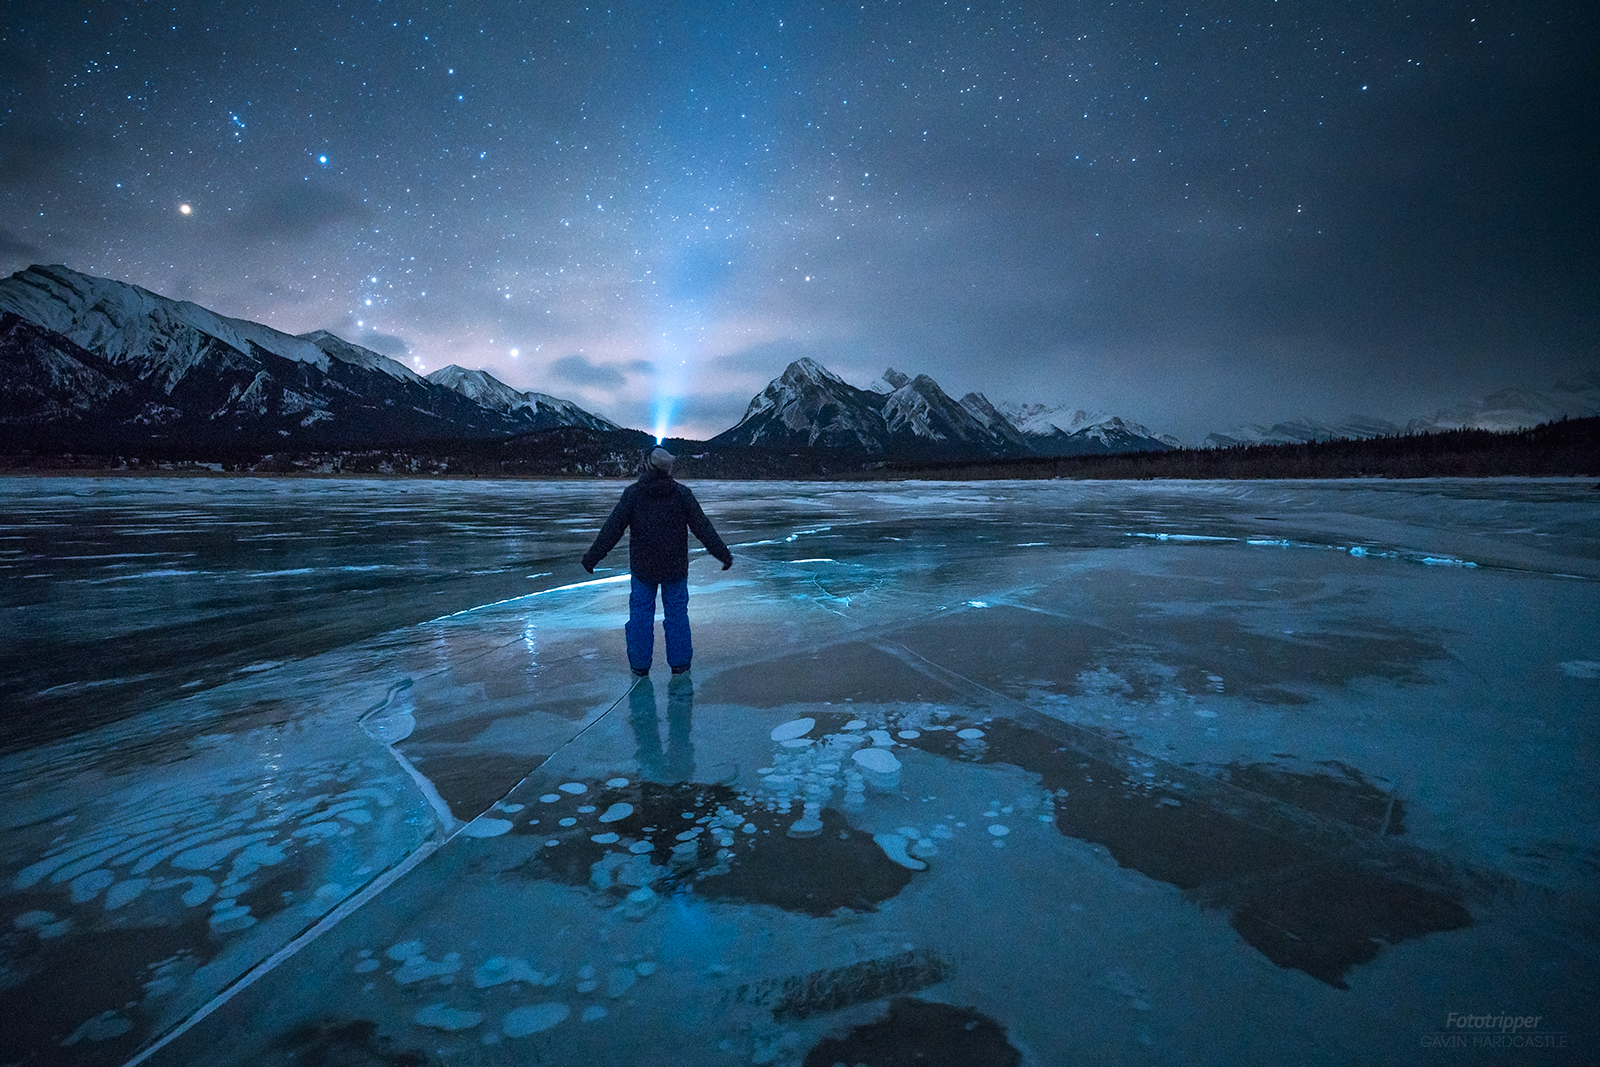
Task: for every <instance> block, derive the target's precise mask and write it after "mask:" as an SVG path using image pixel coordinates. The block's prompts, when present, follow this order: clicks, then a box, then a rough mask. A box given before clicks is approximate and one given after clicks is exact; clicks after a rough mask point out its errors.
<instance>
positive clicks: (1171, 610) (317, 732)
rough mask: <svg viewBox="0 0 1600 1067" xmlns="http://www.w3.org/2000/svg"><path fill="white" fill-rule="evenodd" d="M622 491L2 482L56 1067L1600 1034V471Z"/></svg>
mask: <svg viewBox="0 0 1600 1067" xmlns="http://www.w3.org/2000/svg"><path fill="white" fill-rule="evenodd" d="M621 488H622V486H621V484H619V483H595V482H581V483H580V482H531V483H528V482H519V483H468V482H451V483H433V482H417V481H366V482H363V481H345V480H340V481H315V480H296V479H283V480H274V479H262V480H247V479H216V480H185V479H132V478H116V479H89V478H83V479H39V478H8V479H0V527H3V528H0V575H3V578H0V589H3V591H4V610H5V612H6V618H7V625H6V628H5V632H6V635H7V638H6V641H5V643H4V648H3V651H0V679H3V684H4V691H5V694H6V700H5V710H4V714H3V718H0V805H3V807H0V817H3V819H4V837H3V843H4V844H3V848H0V1018H4V1019H5V1020H6V1023H5V1025H4V1027H3V1028H0V1063H6V1064H28V1065H33V1064H53V1063H74V1064H88V1065H100V1064H108V1065H114V1064H123V1063H128V1062H130V1061H138V1062H151V1063H161V1064H180V1063H181V1064H208V1065H209V1064H227V1063H239V1064H251V1065H252V1067H254V1065H266V1064H279V1063H284V1064H287V1063H325V1064H357V1063H360V1064H366V1063H374V1064H376V1063H385V1064H401V1063H413V1064H421V1063H428V1064H434V1063H438V1064H456V1063H470V1064H480V1063H481V1064H489V1063H506V1064H511V1063H558V1064H559V1063H578V1062H585V1063H592V1064H611V1063H618V1064H624V1063H646V1062H657V1063H664V1062H677V1063H695V1064H722V1063H726V1064H744V1063H758V1064H760V1063H773V1064H806V1065H808V1067H809V1065H814V1064H821V1065H824V1067H827V1065H831V1064H833V1063H836V1062H838V1063H848V1064H855V1063H898V1062H910V1061H911V1059H910V1058H911V1057H912V1056H913V1055H915V1054H916V1053H918V1052H919V1051H920V1052H923V1053H925V1055H926V1057H927V1058H925V1059H924V1060H920V1061H917V1062H926V1063H961V1064H966V1063H982V1064H988V1063H994V1064H1004V1063H1026V1064H1056V1063H1080V1062H1082V1063H1111V1064H1121V1063H1127V1064H1142V1063H1151V1062H1164V1063H1184V1064H1217V1065H1235V1064H1279V1063H1301V1064H1350V1063H1440V1064H1488V1063H1508V1062H1516V1063H1551V1064H1557V1063H1561V1064H1565V1063H1574V1062H1591V1061H1595V1060H1597V1059H1600V1024H1597V1021H1596V1013H1595V1011H1594V1004H1595V1003H1597V1002H1600V930H1597V920H1596V916H1597V915H1600V899H1597V897H1600V893H1597V884H1600V883H1597V876H1600V789H1597V786H1596V782H1597V773H1596V772H1597V767H1596V762H1597V753H1600V747H1597V740H1600V493H1597V492H1596V491H1595V490H1594V489H1593V488H1592V484H1591V483H1590V482H1587V481H1549V480H1541V481H1490V482H1468V481H1424V482H1374V481H1354V482H1331V483H1330V482H1317V483H1310V482H1292V483H1290V482H1249V483H1214V482H1213V483H1172V482H1152V483H1077V482H1068V483H1040V482H1026V483H981V484H970V483H969V484H928V483H918V484H909V485H880V484H871V485H858V484H832V483H712V482H702V483H695V490H696V493H697V494H698V495H699V497H700V498H701V500H702V502H703V503H704V504H705V507H706V511H707V512H708V514H709V515H710V516H711V517H712V519H713V521H714V522H715V523H716V525H717V527H718V529H719V531H720V532H721V533H722V534H723V536H724V538H725V539H726V540H727V541H728V543H729V545H730V546H732V547H733V549H734V552H735V554H736V557H737V563H736V565H735V567H734V569H733V570H731V571H728V572H722V571H721V570H719V569H718V567H717V564H716V563H715V562H714V561H707V560H706V559H704V558H703V553H700V554H697V555H696V556H695V557H694V558H695V562H694V564H693V565H692V567H691V575H690V583H691V591H692V598H691V604H690V613H691V617H692V619H693V623H694V636H695V646H696V652H695V662H694V669H693V670H692V671H691V672H690V673H689V674H688V675H685V676H682V677H677V678H672V679H671V680H669V679H668V678H667V676H666V671H665V668H664V667H661V666H660V665H661V664H662V663H664V657H663V656H662V655H660V654H658V655H657V657H656V662H657V664H658V669H657V672H656V675H655V676H653V677H652V678H651V679H648V680H644V681H638V682H636V681H635V679H634V678H633V677H632V676H631V675H630V674H629V672H628V670H627V665H626V661H625V659H624V655H623V650H622V622H623V620H624V618H625V615H626V611H627V585H626V571H625V569H621V568H625V566H626V554H625V553H626V547H625V546H621V547H619V549H618V550H617V551H616V552H614V553H613V554H612V556H611V557H609V558H608V559H607V560H606V563H607V564H608V565H611V568H612V569H610V570H605V569H601V570H599V571H597V573H596V575H595V576H593V577H591V576H589V575H587V574H585V573H584V572H583V571H582V570H581V569H580V568H579V567H578V565H577V559H578V556H579V555H580V554H581V553H582V551H583V549H584V548H585V547H586V546H587V545H588V543H589V541H590V540H591V538H592V537H593V534H594V532H595V530H596V529H597V528H598V526H599V524H600V522H601V520H602V519H603V518H604V516H605V514H606V513H607V511H608V510H609V509H610V507H611V505H612V503H613V502H614V501H615V499H616V496H617V494H618V493H619V492H620V490H621ZM658 640H659V637H658ZM1464 1018H1465V1019H1466V1023H1465V1025H1461V1020H1463V1019H1464ZM1531 1019H1536V1021H1529V1020H1531ZM1530 1035H1531V1036H1530ZM895 1057H899V1059H896V1058H895Z"/></svg>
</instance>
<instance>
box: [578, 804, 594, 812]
mask: <svg viewBox="0 0 1600 1067" xmlns="http://www.w3.org/2000/svg"><path fill="white" fill-rule="evenodd" d="M597 810H599V809H597V808H596V807H595V806H594V805H593V804H585V805H583V806H582V807H581V808H579V809H578V814H579V815H588V814H590V813H591V812H594V811H597Z"/></svg>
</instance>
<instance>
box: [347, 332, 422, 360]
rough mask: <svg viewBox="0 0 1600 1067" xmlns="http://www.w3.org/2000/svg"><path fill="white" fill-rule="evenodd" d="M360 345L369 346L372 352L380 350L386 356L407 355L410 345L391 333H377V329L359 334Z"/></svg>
mask: <svg viewBox="0 0 1600 1067" xmlns="http://www.w3.org/2000/svg"><path fill="white" fill-rule="evenodd" d="M359 343H360V345H361V347H363V348H370V349H371V350H372V351H374V352H381V353H382V354H384V355H386V356H409V355H410V354H411V346H410V345H408V344H406V343H405V341H404V340H402V339H401V338H399V337H395V336H394V335H393V334H387V333H379V332H378V331H377V330H367V331H366V332H365V333H363V334H362V335H361V340H360V342H359Z"/></svg>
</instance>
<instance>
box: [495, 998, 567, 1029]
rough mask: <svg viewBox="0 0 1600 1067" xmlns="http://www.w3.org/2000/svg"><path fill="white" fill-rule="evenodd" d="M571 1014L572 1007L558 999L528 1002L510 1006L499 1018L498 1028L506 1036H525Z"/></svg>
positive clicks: (558, 1021)
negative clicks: (538, 1002)
mask: <svg viewBox="0 0 1600 1067" xmlns="http://www.w3.org/2000/svg"><path fill="white" fill-rule="evenodd" d="M571 1014H572V1009H571V1008H569V1007H567V1006H566V1005H565V1004H563V1003H561V1002H560V1001H550V1002H547V1003H544V1004H530V1005H528V1006H527V1007H522V1008H512V1009H511V1010H510V1011H508V1012H506V1015H505V1018H504V1019H502V1020H500V1029H501V1031H502V1032H503V1033H504V1034H505V1035H506V1036H507V1037H527V1036H528V1035H529V1034H537V1033H539V1032H540V1031H542V1030H548V1029H550V1028H551V1027H552V1026H555V1025H556V1024H557V1023H560V1022H561V1021H562V1020H564V1019H566V1017H567V1016H568V1015H571Z"/></svg>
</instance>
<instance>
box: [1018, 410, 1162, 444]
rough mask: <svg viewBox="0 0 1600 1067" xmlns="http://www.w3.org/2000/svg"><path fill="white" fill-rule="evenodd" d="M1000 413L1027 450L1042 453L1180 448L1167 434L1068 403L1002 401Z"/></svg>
mask: <svg viewBox="0 0 1600 1067" xmlns="http://www.w3.org/2000/svg"><path fill="white" fill-rule="evenodd" d="M1000 413H1001V414H1003V415H1005V417H1006V418H1007V419H1008V420H1009V421H1010V423H1011V425H1013V426H1015V427H1016V428H1017V430H1018V432H1019V433H1020V434H1021V435H1022V438H1023V440H1024V441H1025V442H1026V444H1027V447H1028V449H1029V451H1031V452H1034V453H1036V454H1038V455H1042V456H1081V455H1091V454H1095V453H1101V452H1160V451H1163V450H1165V449H1169V448H1182V447H1183V444H1182V442H1180V441H1179V440H1178V439H1177V438H1176V437H1173V436H1171V435H1170V434H1161V433H1157V432H1156V431H1154V430H1152V429H1150V428H1149V427H1148V426H1142V425H1140V424H1139V423H1137V422H1132V421H1129V420H1127V419H1123V418H1121V417H1119V416H1116V415H1107V414H1105V413H1103V412H1094V413H1091V412H1088V411H1085V410H1083V409H1082V408H1075V407H1072V406H1071V405H1070V404H1058V405H1055V406H1051V405H1047V404H1039V403H1033V404H1002V405H1000Z"/></svg>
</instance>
